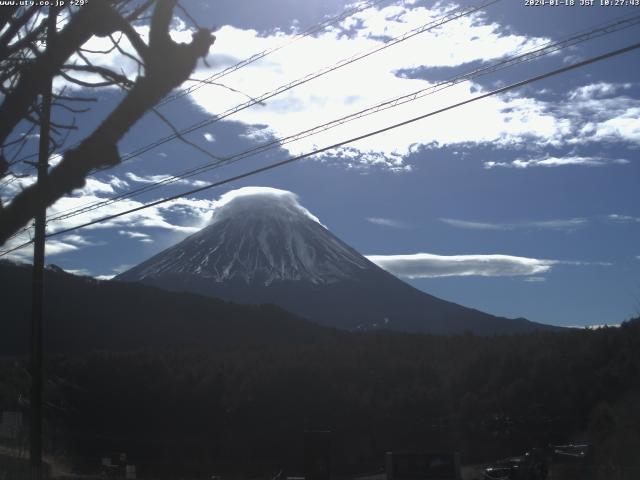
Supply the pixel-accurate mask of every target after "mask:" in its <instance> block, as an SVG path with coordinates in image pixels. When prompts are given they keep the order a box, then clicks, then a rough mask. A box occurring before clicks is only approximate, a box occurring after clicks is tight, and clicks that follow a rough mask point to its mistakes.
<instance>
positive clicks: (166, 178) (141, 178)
mask: <svg viewBox="0 0 640 480" xmlns="http://www.w3.org/2000/svg"><path fill="white" fill-rule="evenodd" d="M125 176H126V177H127V178H128V179H129V180H131V181H132V182H136V183H160V182H165V184H173V185H189V186H192V187H204V186H205V185H208V182H205V181H202V180H187V179H184V178H174V177H172V176H171V175H166V174H159V175H138V174H135V173H133V172H127V173H125Z"/></svg>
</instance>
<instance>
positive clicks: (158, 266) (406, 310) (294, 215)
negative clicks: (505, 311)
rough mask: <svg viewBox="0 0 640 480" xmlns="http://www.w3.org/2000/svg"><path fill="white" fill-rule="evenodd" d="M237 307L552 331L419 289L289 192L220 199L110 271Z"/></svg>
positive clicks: (363, 326) (445, 329) (431, 329)
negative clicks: (153, 247)
mask: <svg viewBox="0 0 640 480" xmlns="http://www.w3.org/2000/svg"><path fill="white" fill-rule="evenodd" d="M114 280H119V281H125V282H143V283H146V284H149V285H154V286H157V287H161V288H164V289H167V290H173V291H183V292H191V293H198V294H203V295H207V296H213V297H217V298H221V299H224V300H229V301H233V302H237V303H250V304H263V303H273V304H276V305H279V306H281V307H283V308H285V309H287V310H289V311H291V312H293V313H295V314H298V315H300V316H302V317H304V318H307V319H308V320H311V321H313V322H315V323H318V324H320V325H326V326H332V327H338V328H342V329H347V330H370V329H376V328H388V329H393V330H401V331H408V332H419V333H437V334H453V333H462V332H473V333H476V334H480V335H493V334H510V333H524V332H530V331H533V330H538V329H551V328H554V327H550V326H547V325H542V324H537V323H533V322H530V321H528V320H525V319H521V318H519V319H507V318H503V317H496V316H493V315H490V314H487V313H483V312H480V311H478V310H474V309H471V308H466V307H463V306H460V305H457V304H455V303H451V302H448V301H445V300H441V299H439V298H436V297H434V296H432V295H429V294H427V293H425V292H422V291H420V290H417V289H415V288H413V287H412V286H410V285H408V284H407V283H405V282H403V281H401V280H400V279H398V278H397V277H395V276H393V275H391V274H390V273H388V272H386V271H385V270H383V269H381V268H380V267H378V266H377V265H375V264H374V263H372V262H371V261H369V260H368V259H367V258H365V257H364V256H362V255H361V254H360V253H358V252H357V251H356V250H354V249H353V248H351V247H350V246H349V245H347V244H346V243H344V242H343V241H341V240H340V239H339V238H337V237H336V236H335V235H333V234H332V233H331V232H330V231H329V230H328V229H327V228H326V227H325V226H324V225H322V223H321V222H320V220H318V218H316V217H315V216H314V215H313V214H312V213H310V212H309V211H308V210H307V209H306V208H304V207H303V206H302V205H300V204H299V203H298V200H297V197H296V196H295V195H294V194H293V193H291V192H288V191H283V190H277V189H272V188H265V187H245V188H241V189H239V190H234V191H232V192H228V193H227V194H225V195H223V196H222V197H221V199H220V201H219V202H217V204H216V207H215V208H214V211H213V212H212V221H211V223H210V224H209V225H208V226H207V227H205V228H203V229H202V230H200V231H199V232H197V233H195V234H194V235H191V236H190V237H188V238H186V239H185V240H183V241H181V242H180V243H178V244H176V245H174V246H172V247H170V248H168V249H166V250H164V251H162V252H160V253H158V254H157V255H155V256H153V257H152V258H150V259H148V260H146V261H144V262H142V263H141V264H139V265H137V266H135V267H133V268H131V269H130V270H127V271H126V272H124V273H121V274H120V275H118V276H116V277H115V278H114Z"/></svg>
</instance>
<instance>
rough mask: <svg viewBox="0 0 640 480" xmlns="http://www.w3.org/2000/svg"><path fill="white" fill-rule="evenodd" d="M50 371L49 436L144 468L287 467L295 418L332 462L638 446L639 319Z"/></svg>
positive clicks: (136, 359)
mask: <svg viewBox="0 0 640 480" xmlns="http://www.w3.org/2000/svg"><path fill="white" fill-rule="evenodd" d="M24 367H25V361H24V360H23V359H18V360H15V359H9V358H5V359H4V360H3V361H2V363H1V366H0V368H1V369H2V370H1V375H0V379H1V387H0V408H2V409H16V408H20V405H19V404H18V398H19V397H20V395H22V396H23V397H24V395H26V393H27V391H28V390H27V381H28V378H27V374H26V371H25V368H24ZM47 378H48V381H47V418H48V425H49V427H48V432H49V434H48V435H49V437H50V438H49V441H50V443H51V448H52V449H53V450H56V449H57V450H59V451H60V452H62V451H65V452H67V453H68V454H70V453H72V454H73V455H75V456H76V458H79V459H84V460H82V461H83V462H84V463H85V465H87V466H90V465H91V460H87V459H91V458H97V456H98V455H99V454H100V453H101V452H105V451H126V452H128V453H129V455H130V456H131V457H132V458H134V459H137V461H138V464H139V465H143V467H141V468H143V469H144V468H146V469H148V471H152V472H155V473H156V474H159V473H166V474H169V473H170V472H172V471H174V472H183V473H185V474H186V473H188V472H193V473H194V474H197V473H206V472H213V471H223V470H225V469H234V468H243V469H244V468H246V469H251V468H254V469H256V471H271V470H272V469H276V468H278V465H285V466H289V467H290V468H295V466H296V465H297V463H296V462H299V461H300V459H301V456H302V442H301V439H302V432H303V431H304V430H305V429H327V430H331V431H332V432H333V450H334V460H335V463H336V468H338V470H340V471H350V470H351V471H362V470H363V469H367V468H369V469H374V468H377V467H379V466H381V465H382V458H383V454H384V452H385V451H387V450H393V449H416V448H417V449H436V450H448V449H451V450H458V451H460V452H461V453H462V458H463V462H476V461H482V460H491V459H495V458H498V457H500V456H505V455H509V454H515V453H521V452H522V451H524V450H525V449H527V448H531V447H532V446H536V445H547V444H548V443H549V442H566V441H571V440H579V441H585V440H586V441H591V442H593V443H594V444H595V445H596V452H597V453H596V454H597V458H598V461H599V462H603V463H606V462H615V463H616V464H620V465H633V464H637V462H638V460H637V455H636V453H635V452H637V448H638V445H639V442H640V414H639V413H638V409H637V406H636V405H637V402H638V400H639V399H640V395H639V392H640V320H635V321H630V322H627V323H625V324H623V325H622V326H621V327H620V328H606V329H601V330H597V331H586V330H572V331H566V332H547V333H536V334H530V335H522V336H511V337H505V336H502V337H493V338H486V337H476V336H471V335H463V336H452V337H439V336H424V335H411V334H401V333H392V332H384V331H379V332H371V333H359V334H355V333H353V334H340V335H336V336H333V337H332V338H328V337H318V338H317V339H315V340H308V341H304V342H302V341H296V340H292V341H289V342H279V343H277V344H275V343H273V342H272V341H271V340H269V339H265V341H263V342H254V343H252V344H251V345H244V346H243V345H238V344H236V345H235V346H230V345H224V344H218V345H215V346H211V347H203V346H181V347H165V348H154V349H145V350H138V351H131V352H120V353H114V352H104V351H103V352H93V353H88V354H82V355H75V356H68V355H60V356H52V357H49V359H48V361H47ZM94 461H95V460H94ZM81 463H82V462H81ZM145 465H146V466H145ZM185 470H186V471H185Z"/></svg>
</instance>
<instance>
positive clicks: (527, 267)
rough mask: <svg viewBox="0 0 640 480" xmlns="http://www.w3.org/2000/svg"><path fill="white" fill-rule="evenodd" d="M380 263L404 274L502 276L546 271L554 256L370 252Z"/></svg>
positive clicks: (426, 275)
mask: <svg viewBox="0 0 640 480" xmlns="http://www.w3.org/2000/svg"><path fill="white" fill-rule="evenodd" d="M367 258H368V259H369V260H371V261H372V262H373V263H375V264H376V265H378V266H379V267H381V268H383V269H385V270H387V271H389V272H390V273H393V274H394V275H398V276H401V277H406V278H434V277H453V276H465V277H466V276H482V277H504V276H507V277H509V276H521V275H539V274H542V273H547V272H549V271H550V270H551V268H552V266H553V265H555V264H557V263H558V261H556V260H543V259H537V258H527V257H515V256H511V255H434V254H431V253H416V254H413V255H369V256H367Z"/></svg>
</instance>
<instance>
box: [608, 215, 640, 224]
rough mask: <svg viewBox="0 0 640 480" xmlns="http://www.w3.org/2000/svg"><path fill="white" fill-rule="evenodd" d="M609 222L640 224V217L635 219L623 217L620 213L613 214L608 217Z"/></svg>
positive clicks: (628, 216)
mask: <svg viewBox="0 0 640 480" xmlns="http://www.w3.org/2000/svg"><path fill="white" fill-rule="evenodd" d="M607 220H609V221H610V222H615V223H640V217H633V216H631V215H621V214H618V213H611V214H609V215H607Z"/></svg>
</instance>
